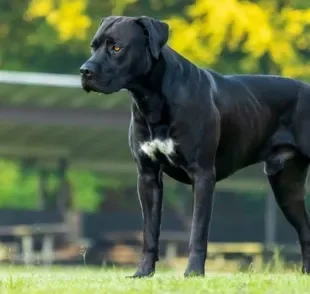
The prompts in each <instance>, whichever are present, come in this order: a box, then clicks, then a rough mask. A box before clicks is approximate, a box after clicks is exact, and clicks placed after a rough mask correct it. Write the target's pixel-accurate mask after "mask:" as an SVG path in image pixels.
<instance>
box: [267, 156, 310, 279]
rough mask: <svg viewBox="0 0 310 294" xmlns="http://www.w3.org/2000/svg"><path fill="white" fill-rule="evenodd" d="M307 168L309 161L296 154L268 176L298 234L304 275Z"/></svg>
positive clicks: (309, 231)
mask: <svg viewBox="0 0 310 294" xmlns="http://www.w3.org/2000/svg"><path fill="white" fill-rule="evenodd" d="M308 166H309V159H308V158H307V157H305V156H303V155H301V154H299V153H296V154H295V156H294V157H293V158H291V159H288V160H287V161H286V162H285V164H284V166H283V169H282V170H280V171H278V172H277V173H274V174H271V175H269V176H268V179H269V182H270V185H271V188H272V190H273V193H274V196H275V198H276V201H277V203H278V205H279V207H280V209H281V210H282V212H283V214H284V216H285V217H286V219H287V220H288V221H289V222H290V223H291V225H292V226H293V227H294V228H295V230H296V232H297V234H298V238H299V242H300V246H301V252H302V260H303V267H302V271H303V272H304V273H310V219H309V215H308V213H307V211H306V205H305V186H306V181H307V173H308Z"/></svg>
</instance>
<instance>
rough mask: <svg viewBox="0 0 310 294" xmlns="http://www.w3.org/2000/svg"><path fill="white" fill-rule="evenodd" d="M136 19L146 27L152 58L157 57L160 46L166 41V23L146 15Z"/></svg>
mask: <svg viewBox="0 0 310 294" xmlns="http://www.w3.org/2000/svg"><path fill="white" fill-rule="evenodd" d="M136 21H137V22H138V24H140V25H141V26H142V27H144V28H145V29H146V31H147V37H148V42H149V46H150V50H151V53H152V55H153V57H154V58H156V59H158V58H159V54H160V50H161V48H162V47H163V46H164V45H165V44H166V43H167V41H168V36H169V26H168V24H166V23H164V22H162V21H159V20H156V19H154V18H151V17H148V16H141V17H138V18H137V19H136Z"/></svg>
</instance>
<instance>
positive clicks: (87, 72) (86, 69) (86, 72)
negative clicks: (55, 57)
mask: <svg viewBox="0 0 310 294" xmlns="http://www.w3.org/2000/svg"><path fill="white" fill-rule="evenodd" d="M80 73H81V75H82V76H83V77H87V78H91V77H92V76H93V74H94V71H93V69H92V67H91V66H89V65H88V64H87V63H84V64H83V65H82V67H81V68H80Z"/></svg>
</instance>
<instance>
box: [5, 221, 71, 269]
mask: <svg viewBox="0 0 310 294" xmlns="http://www.w3.org/2000/svg"><path fill="white" fill-rule="evenodd" d="M67 233H68V226H67V225H66V224H65V223H56V224H39V225H17V226H4V227H0V238H1V237H4V236H15V237H19V238H20V239H21V248H20V253H15V254H13V257H12V259H13V261H19V262H20V261H23V262H24V263H25V264H27V265H29V264H33V263H34V262H35V261H40V262H41V261H42V262H43V263H44V264H51V263H53V261H54V258H55V253H54V238H55V236H56V235H59V234H67ZM38 235H41V236H42V250H41V252H40V253H37V252H35V251H34V238H35V236H38Z"/></svg>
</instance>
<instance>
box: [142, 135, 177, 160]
mask: <svg viewBox="0 0 310 294" xmlns="http://www.w3.org/2000/svg"><path fill="white" fill-rule="evenodd" d="M140 150H141V152H143V153H144V154H146V155H147V156H148V157H150V158H151V159H152V160H154V161H155V160H156V157H155V153H156V151H159V152H160V153H162V154H164V155H165V156H166V157H167V159H168V160H169V161H170V162H172V161H171V159H170V157H169V156H171V155H173V154H174V153H175V143H174V142H173V140H172V139H166V140H159V139H154V140H152V141H147V142H143V143H141V144H140Z"/></svg>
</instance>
